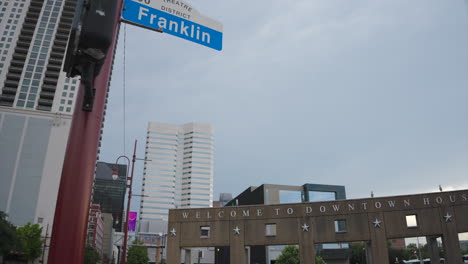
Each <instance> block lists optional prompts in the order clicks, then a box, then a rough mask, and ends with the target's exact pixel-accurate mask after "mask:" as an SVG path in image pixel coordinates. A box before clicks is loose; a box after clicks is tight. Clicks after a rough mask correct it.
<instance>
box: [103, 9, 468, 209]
mask: <svg viewBox="0 0 468 264" xmlns="http://www.w3.org/2000/svg"><path fill="white" fill-rule="evenodd" d="M190 3H191V4H192V5H193V6H194V7H195V8H197V9H198V10H199V11H200V12H201V13H202V14H204V15H206V16H209V17H211V18H214V19H216V20H219V21H221V22H222V23H223V24H224V43H223V45H224V47H223V50H222V51H221V52H219V51H215V50H211V49H209V48H207V47H204V46H200V45H198V44H195V43H192V42H188V41H186V40H182V39H179V38H176V37H173V36H171V35H168V34H160V33H157V32H152V31H148V30H145V29H140V28H137V27H134V26H130V25H127V26H126V28H127V37H126V79H127V81H126V94H127V96H126V110H127V114H126V117H127V118H126V131H127V133H126V154H127V155H130V154H131V151H132V148H133V140H134V139H138V140H139V149H138V156H140V157H143V156H144V145H145V133H146V128H147V123H148V121H156V122H165V123H175V124H183V123H188V122H207V123H211V124H212V125H213V126H214V129H215V156H214V157H215V174H214V191H215V199H217V198H218V194H219V193H220V192H230V193H232V194H233V195H237V194H239V193H240V192H241V191H243V190H244V189H246V188H247V187H249V186H257V185H260V184H263V183H271V184H288V185H302V184H304V183H319V184H338V185H345V186H346V191H347V195H348V198H363V197H368V196H369V195H370V192H371V190H373V191H374V193H375V195H376V196H386V195H399V194H410V193H420V192H427V191H436V190H438V185H439V184H441V185H442V187H443V188H444V189H445V190H449V189H461V188H468V8H467V6H466V5H465V3H464V1H463V0H450V1H440V0H412V1H407V0H392V1H388V0H354V1H349V0H321V1H316V0H295V1H292V0H289V1H279V0H255V1H214V0H212V1H210V0H192V1H190ZM123 29H124V28H123V27H122V30H121V35H120V39H119V46H118V50H117V57H116V61H115V65H114V74H113V78H112V83H111V88H110V98H109V104H108V111H107V115H106V121H105V128H104V137H103V144H102V148H101V156H100V157H101V160H103V161H107V162H114V161H115V158H116V157H117V156H119V155H120V154H122V152H123V132H122V130H123V122H122V121H123V110H122V105H123V96H122V94H123V59H122V58H123V56H122V55H123V43H124V38H123V31H124V30H123ZM142 168H143V163H142V162H140V163H138V164H137V167H136V173H137V175H136V177H137V178H141V176H142V175H141V174H142ZM134 190H135V192H136V193H140V190H141V181H139V182H137V184H136V186H135V188H134ZM132 207H133V206H132ZM135 207H136V208H138V205H135Z"/></svg>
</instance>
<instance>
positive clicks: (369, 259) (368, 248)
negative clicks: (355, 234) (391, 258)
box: [364, 242, 374, 264]
mask: <svg viewBox="0 0 468 264" xmlns="http://www.w3.org/2000/svg"><path fill="white" fill-rule="evenodd" d="M364 249H365V250H366V263H367V264H372V263H374V259H373V258H372V245H371V242H366V245H365V248H364Z"/></svg>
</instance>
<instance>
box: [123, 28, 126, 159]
mask: <svg viewBox="0 0 468 264" xmlns="http://www.w3.org/2000/svg"><path fill="white" fill-rule="evenodd" d="M126 42H127V24H125V23H124V39H123V107H122V109H123V154H124V155H126V152H125V138H126V135H125V128H126V124H125V119H126V118H125V114H126V109H125V103H126V102H125V97H126V94H125V83H126V79H125V76H126V69H125V64H126V53H127V52H126Z"/></svg>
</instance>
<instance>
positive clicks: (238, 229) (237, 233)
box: [232, 226, 240, 235]
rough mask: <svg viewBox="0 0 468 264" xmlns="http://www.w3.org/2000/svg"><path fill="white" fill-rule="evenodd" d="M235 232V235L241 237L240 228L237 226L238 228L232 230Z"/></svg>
mask: <svg viewBox="0 0 468 264" xmlns="http://www.w3.org/2000/svg"><path fill="white" fill-rule="evenodd" d="M232 230H233V231H234V235H240V228H239V227H238V226H236V228H233V229H232Z"/></svg>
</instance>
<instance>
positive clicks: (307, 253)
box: [297, 217, 315, 264]
mask: <svg viewBox="0 0 468 264" xmlns="http://www.w3.org/2000/svg"><path fill="white" fill-rule="evenodd" d="M304 224H306V225H307V226H308V229H309V230H308V231H304V230H303V229H302V226H303V225H304ZM312 224H313V223H312V222H311V220H310V218H305V217H304V218H302V219H300V218H298V219H297V232H298V234H297V235H298V237H299V259H300V263H301V264H315V245H314V234H313V231H312V230H313V229H312Z"/></svg>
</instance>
